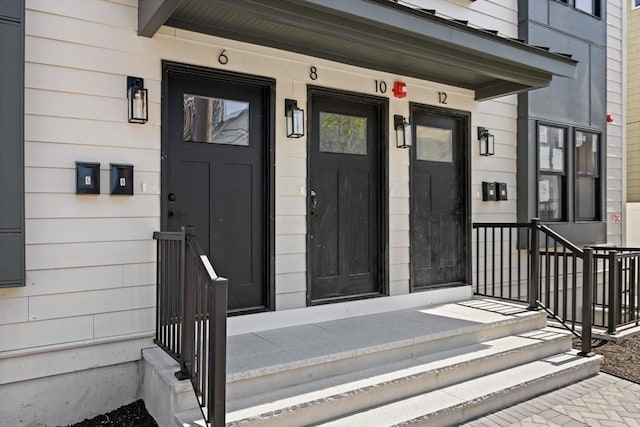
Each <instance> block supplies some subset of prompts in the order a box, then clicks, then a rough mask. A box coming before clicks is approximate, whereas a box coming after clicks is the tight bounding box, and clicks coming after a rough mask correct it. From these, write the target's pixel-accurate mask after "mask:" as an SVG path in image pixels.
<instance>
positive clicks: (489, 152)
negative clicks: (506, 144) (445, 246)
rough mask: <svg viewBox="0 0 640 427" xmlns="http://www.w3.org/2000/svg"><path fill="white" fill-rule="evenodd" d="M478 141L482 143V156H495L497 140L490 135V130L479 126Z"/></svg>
mask: <svg viewBox="0 0 640 427" xmlns="http://www.w3.org/2000/svg"><path fill="white" fill-rule="evenodd" d="M478 141H479V142H480V155H481V156H493V155H494V154H495V145H496V143H495V138H494V137H493V135H492V134H490V133H489V129H487V128H483V127H479V126H478Z"/></svg>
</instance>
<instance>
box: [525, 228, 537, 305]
mask: <svg viewBox="0 0 640 427" xmlns="http://www.w3.org/2000/svg"><path fill="white" fill-rule="evenodd" d="M539 228H540V220H539V219H538V218H532V219H531V226H530V229H529V230H530V232H531V239H530V247H529V248H528V249H529V257H530V259H531V262H530V270H529V308H528V309H529V310H537V309H538V289H539V288H540V287H539V281H540V232H539Z"/></svg>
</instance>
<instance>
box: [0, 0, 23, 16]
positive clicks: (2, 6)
mask: <svg viewBox="0 0 640 427" xmlns="http://www.w3.org/2000/svg"><path fill="white" fill-rule="evenodd" d="M23 10H24V5H23V2H22V0H0V16H4V17H7V18H12V19H15V20H18V21H22V11H23Z"/></svg>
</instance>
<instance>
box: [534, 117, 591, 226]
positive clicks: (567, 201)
mask: <svg viewBox="0 0 640 427" xmlns="http://www.w3.org/2000/svg"><path fill="white" fill-rule="evenodd" d="M570 129H572V128H570V127H568V126H554V125H549V124H544V123H539V124H538V134H537V137H538V138H537V139H538V144H537V145H538V216H539V218H540V219H542V220H543V221H565V222H576V221H599V220H600V218H601V210H602V208H601V207H602V184H601V177H602V175H601V157H602V153H601V151H602V147H601V134H599V133H596V132H589V131H585V130H579V129H575V128H574V129H573V132H572V133H570V132H569V130H570ZM569 136H570V137H571V138H569Z"/></svg>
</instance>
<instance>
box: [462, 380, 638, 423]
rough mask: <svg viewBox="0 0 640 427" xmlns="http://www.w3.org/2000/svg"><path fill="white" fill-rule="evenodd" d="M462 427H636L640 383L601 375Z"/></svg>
mask: <svg viewBox="0 0 640 427" xmlns="http://www.w3.org/2000/svg"><path fill="white" fill-rule="evenodd" d="M638 369H640V367H638ZM464 426H466V427H487V426H492V427H493V426H510V427H511V426H517V427H534V426H535V427H538V426H552V427H560V426H562V427H565V426H567V427H574V426H576V427H578V426H633V427H640V384H636V383H633V382H631V381H626V380H623V379H620V378H616V377H614V376H611V375H607V374H603V373H601V374H598V375H596V376H595V377H591V378H589V379H586V380H583V381H580V382H578V383H576V384H573V385H570V386H568V387H564V388H561V389H559V390H556V391H553V392H551V393H547V394H545V395H543V396H540V397H537V398H535V399H531V400H528V401H526V402H523V403H520V404H518V405H515V406H512V407H510V408H507V409H504V410H502V411H499V412H494V413H493V414H490V415H487V416H484V417H482V418H478V419H476V420H473V421H470V422H468V423H466V424H464Z"/></svg>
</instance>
